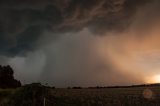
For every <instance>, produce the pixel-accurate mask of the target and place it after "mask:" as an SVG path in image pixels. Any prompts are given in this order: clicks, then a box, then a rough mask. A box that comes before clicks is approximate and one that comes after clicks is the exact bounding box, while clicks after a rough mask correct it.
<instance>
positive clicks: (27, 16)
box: [0, 0, 160, 86]
mask: <svg viewBox="0 0 160 106" xmlns="http://www.w3.org/2000/svg"><path fill="white" fill-rule="evenodd" d="M159 5H160V2H159V1H158V0H23V1H22V0H14V1H13V0H1V1H0V59H1V60H0V63H1V64H11V65H12V66H13V68H14V69H15V70H16V76H17V78H19V79H21V80H22V81H23V82H24V83H29V82H37V81H41V82H43V83H49V84H52V85H56V86H74V85H80V86H81V85H83V86H92V85H98V84H99V85H113V84H131V83H143V82H144V79H141V78H139V77H138V76H137V73H134V72H133V71H134V70H132V69H131V70H132V71H131V72H130V71H129V69H128V68H124V66H123V65H122V64H118V63H120V62H119V61H118V60H119V59H122V63H123V62H124V63H126V61H129V60H126V61H123V59H124V60H125V59H126V58H127V56H128V55H130V54H127V53H128V51H127V50H128V49H126V48H129V47H126V46H125V45H124V42H125V44H126V45H129V44H130V43H128V41H132V39H131V38H133V39H136V40H135V42H136V43H137V44H140V43H139V42H138V41H142V42H143V41H144V39H146V37H147V36H149V37H150V36H151V35H149V34H146V33H147V31H151V30H152V28H153V26H156V28H158V27H159V25H160V24H159V23H158V22H159V17H160V14H159V9H160V8H159ZM154 28H155V27H154ZM151 32H152V31H151ZM111 41H112V42H111ZM133 44H134V42H133ZM144 44H145V41H144ZM102 47H103V48H102ZM130 47H131V48H132V47H133V48H134V46H132V44H130ZM143 47H144V46H143ZM104 49H105V50H104ZM114 49H115V50H114ZM129 50H130V49H129ZM130 51H132V50H130ZM117 53H118V54H117ZM123 53H124V55H125V53H126V55H125V56H126V57H124V58H120V57H123V56H124V55H121V54H123ZM113 54H115V55H114V56H113ZM111 57H112V58H111ZM115 57H117V58H116V59H117V60H116V59H114V58H115ZM128 58H130V57H128ZM122 67H123V68H122ZM137 67H138V66H137ZM118 68H119V69H118ZM139 75H140V76H143V77H144V76H145V75H143V73H139ZM117 77H119V78H120V79H118V80H117V79H116V78H117Z"/></svg>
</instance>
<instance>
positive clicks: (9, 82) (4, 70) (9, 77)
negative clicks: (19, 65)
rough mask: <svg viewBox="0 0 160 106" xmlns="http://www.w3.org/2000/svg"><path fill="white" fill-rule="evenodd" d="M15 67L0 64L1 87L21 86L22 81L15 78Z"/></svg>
mask: <svg viewBox="0 0 160 106" xmlns="http://www.w3.org/2000/svg"><path fill="white" fill-rule="evenodd" d="M13 74H14V71H13V69H12V68H11V67H10V66H9V65H7V66H1V65H0V88H17V87H20V86H21V82H20V81H17V80H16V79H14V76H13Z"/></svg>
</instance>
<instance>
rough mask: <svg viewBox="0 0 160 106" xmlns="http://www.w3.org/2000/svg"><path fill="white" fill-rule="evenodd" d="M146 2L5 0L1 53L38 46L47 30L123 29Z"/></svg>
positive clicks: (0, 5)
mask: <svg viewBox="0 0 160 106" xmlns="http://www.w3.org/2000/svg"><path fill="white" fill-rule="evenodd" d="M146 2H149V0H14V1H13V0H1V1H0V53H1V54H2V55H10V56H14V55H17V54H24V53H25V51H28V50H32V49H34V48H36V47H35V43H36V41H37V40H38V39H40V37H41V35H42V32H43V31H46V30H48V31H52V32H53V33H62V32H63V33H65V32H71V31H80V30H81V29H83V28H84V27H88V28H89V29H90V30H92V31H94V32H96V33H103V32H104V31H108V30H117V31H121V30H123V29H125V28H126V27H127V26H128V25H129V24H130V22H131V19H130V17H132V15H133V14H134V12H135V11H136V8H137V7H138V6H141V5H144V4H145V3H146ZM56 37H57V36H55V38H56ZM52 38H53V37H52Z"/></svg>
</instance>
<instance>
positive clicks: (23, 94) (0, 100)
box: [0, 85, 160, 106]
mask: <svg viewBox="0 0 160 106" xmlns="http://www.w3.org/2000/svg"><path fill="white" fill-rule="evenodd" d="M44 91H45V92H44ZM0 106H160V86H147V87H126V88H125V87H124V88H122V87H119V88H98V89H97V88H83V89H65V88H49V87H44V86H37V85H36V86H35V85H28V86H25V87H21V88H18V89H14V90H13V89H10V90H0Z"/></svg>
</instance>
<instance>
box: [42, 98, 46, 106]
mask: <svg viewBox="0 0 160 106" xmlns="http://www.w3.org/2000/svg"><path fill="white" fill-rule="evenodd" d="M43 106H46V98H45V97H44V99H43Z"/></svg>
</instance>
